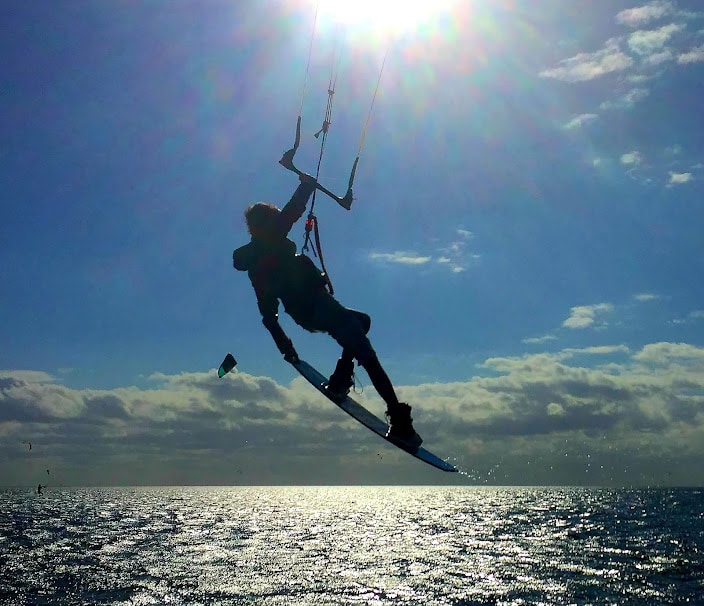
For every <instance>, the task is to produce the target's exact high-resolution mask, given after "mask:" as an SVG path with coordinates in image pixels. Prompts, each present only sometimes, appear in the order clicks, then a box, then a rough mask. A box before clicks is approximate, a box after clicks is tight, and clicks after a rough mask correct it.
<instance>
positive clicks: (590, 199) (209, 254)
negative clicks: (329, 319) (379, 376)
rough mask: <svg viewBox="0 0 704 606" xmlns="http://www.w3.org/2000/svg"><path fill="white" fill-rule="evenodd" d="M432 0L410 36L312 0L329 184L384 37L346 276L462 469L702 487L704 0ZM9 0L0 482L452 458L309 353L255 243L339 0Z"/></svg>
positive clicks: (2, 103) (284, 470)
mask: <svg viewBox="0 0 704 606" xmlns="http://www.w3.org/2000/svg"><path fill="white" fill-rule="evenodd" d="M438 6H439V7H440V6H442V7H443V8H442V9H440V8H439V9H438V12H437V13H436V14H434V15H431V16H430V17H428V18H427V19H426V20H425V21H424V22H422V23H420V24H417V26H416V27H415V28H412V29H407V30H406V31H405V32H403V33H396V34H394V35H391V34H390V32H389V31H388V28H387V29H384V27H382V25H383V24H380V23H379V22H378V20H377V22H375V25H376V27H371V26H370V23H371V22H372V18H371V16H368V18H367V20H366V21H364V20H362V21H361V22H360V21H358V22H355V23H350V22H341V21H340V20H339V19H336V18H335V17H336V16H337V17H339V16H340V15H339V14H337V15H336V13H335V11H334V10H328V11H327V12H325V11H322V12H321V14H320V15H319V18H318V21H317V25H316V27H315V35H314V38H313V47H312V54H311V63H310V68H309V72H308V79H307V85H306V95H305V97H304V99H303V104H302V120H303V133H302V143H301V147H300V149H299V152H298V154H297V157H296V163H297V165H298V166H299V167H300V168H302V169H304V170H307V171H309V172H314V169H315V163H316V161H317V154H318V147H317V144H318V142H317V141H316V139H314V138H313V137H312V133H314V132H315V131H317V130H318V129H319V128H320V124H321V122H322V119H323V115H324V111H325V104H326V101H327V86H328V78H329V75H330V65H331V56H332V54H333V51H334V50H335V49H337V51H338V53H339V54H338V57H339V59H340V62H339V77H338V81H337V87H336V93H335V98H334V107H333V117H332V126H331V129H330V133H329V136H328V139H327V144H326V152H325V157H324V160H323V165H322V171H321V182H323V183H324V184H325V185H326V186H327V187H329V188H330V189H333V190H335V191H340V192H341V193H343V192H344V190H345V188H346V183H347V179H348V176H349V171H350V168H351V165H352V161H353V160H354V158H355V156H356V154H357V146H358V144H359V140H360V135H361V133H362V127H363V125H364V122H365V119H366V117H367V113H368V111H369V107H370V103H371V100H372V95H373V92H374V87H375V86H376V81H377V77H378V74H379V70H380V67H381V64H382V60H383V57H384V55H385V53H388V54H387V56H386V63H385V66H384V71H383V77H382V80H381V85H380V89H379V94H378V97H377V98H376V102H375V105H374V109H373V113H372V118H371V123H370V127H369V130H368V132H367V136H366V140H365V146H364V148H363V150H362V154H361V158H360V163H359V168H358V171H357V176H356V181H355V201H354V204H353V207H352V209H351V210H350V211H349V212H348V211H345V210H343V209H342V208H340V207H338V206H337V205H336V204H335V203H334V202H332V201H331V200H328V199H326V198H325V197H322V196H321V197H318V198H317V202H316V213H317V215H318V219H319V221H320V224H321V230H322V232H321V235H322V241H323V249H324V253H325V259H326V265H327V266H328V270H329V272H330V274H331V277H332V279H333V283H334V285H335V289H336V295H337V296H338V298H339V299H340V300H341V301H342V302H343V303H344V304H345V305H348V306H350V307H354V308H357V309H361V310H364V311H366V312H368V313H369V314H370V315H371V316H372V318H373V325H372V331H371V333H370V336H371V338H372V342H373V344H374V346H375V348H376V349H377V351H378V353H379V356H380V359H381V360H382V363H383V364H384V365H385V366H386V368H387V370H388V372H389V374H390V376H391V378H392V379H393V381H394V382H395V383H396V384H397V385H398V386H399V392H400V393H401V395H402V397H403V398H405V399H407V400H408V401H409V402H411V404H412V405H413V406H414V410H415V418H416V426H417V428H418V430H419V432H420V433H421V434H422V435H423V436H424V437H425V439H426V444H427V446H428V447H429V448H431V449H432V450H434V451H436V452H438V454H441V455H443V456H448V457H450V458H452V459H453V460H454V461H455V462H457V464H459V465H460V466H461V467H462V468H463V469H465V470H466V471H467V475H462V476H459V477H458V478H455V479H452V481H456V482H476V483H499V484H502V483H508V484H511V483H536V484H619V485H620V484H668V483H673V484H701V483H702V482H704V475H703V472H702V471H701V465H700V464H699V463H700V462H701V457H702V455H704V378H703V377H704V372H703V371H704V280H702V279H701V277H702V275H704V266H703V264H704V256H703V249H702V236H701V234H702V233H703V228H704V214H703V213H702V199H703V196H702V184H703V182H704V141H703V138H704V128H703V126H704V125H703V124H702V117H703V116H704V113H702V110H701V107H702V105H701V99H702V98H704V10H702V8H701V7H700V6H699V4H698V2H694V1H690V2H687V1H677V2H675V1H674V0H673V1H664V0H663V1H660V0H656V1H653V2H647V3H646V2H641V3H639V2H637V1H629V2H626V1H620V0H619V1H614V2H609V3H593V2H588V1H586V0H580V1H575V2H571V3H564V2H559V1H556V0H539V1H531V2H528V1H527V0H524V1H508V0H504V1H502V2H492V3H489V2H482V1H480V0H476V1H475V2H471V3H470V2H463V3H452V2H450V3H448V4H447V5H440V4H438ZM361 7H362V5H361V4H360V9H359V10H360V11H361V10H362V8H361ZM0 13H1V14H0V17H1V18H0V24H1V25H0V28H2V31H1V32H0V34H1V35H0V52H1V53H2V56H3V62H2V66H1V67H0V70H2V82H3V83H4V85H3V86H2V88H1V89H0V134H1V136H2V141H3V145H2V148H0V149H1V151H0V153H1V154H2V156H1V159H2V161H1V162H0V191H2V198H1V204H2V216H3V220H2V225H1V227H0V282H1V283H2V285H3V289H2V296H0V341H1V342H2V347H1V348H0V369H2V370H0V386H1V387H2V389H0V451H2V457H0V459H1V462H0V484H25V483H26V484H33V483H35V481H34V479H33V477H34V476H36V473H37V472H36V470H37V469H44V468H45V467H47V466H52V467H53V468H54V469H56V470H57V471H56V474H57V478H60V479H57V480H56V481H57V482H63V483H66V484H69V483H72V484H81V483H88V484H90V483H108V484H115V483H118V484H119V483H122V484H132V483H192V484H201V483H202V484H209V483H218V484H219V483H225V484H229V483H237V482H257V483H299V482H304V483H326V482H340V481H341V482H343V483H344V482H350V483H387V482H391V483H393V482H402V483H408V482H421V483H425V482H428V483H432V482H447V481H449V480H448V477H447V476H446V475H442V474H441V475H440V476H438V474H437V473H436V472H434V471H432V470H426V469H420V468H419V465H420V463H417V462H416V461H415V460H413V459H411V458H409V457H406V456H404V455H402V454H401V453H396V452H394V451H392V450H389V448H387V447H386V445H385V444H384V443H383V442H381V441H379V440H378V439H377V438H375V437H374V436H372V435H371V434H369V435H367V432H365V430H363V428H360V427H358V426H357V425H355V424H354V423H353V422H352V421H348V420H347V419H346V417H344V415H343V414H342V413H340V412H339V411H337V410H336V409H334V407H332V406H330V405H329V403H327V402H326V401H324V400H323V399H322V398H320V397H318V396H317V395H316V394H315V393H314V392H313V391H312V389H311V388H309V386H307V385H306V384H305V383H304V382H303V381H302V380H301V379H299V378H297V377H296V376H295V371H294V370H293V369H291V368H290V367H289V366H288V365H287V364H286V363H285V362H284V361H283V360H282V359H281V357H280V356H279V354H278V352H277V351H276V349H275V347H274V345H273V343H272V342H271V340H270V338H269V336H268V334H267V332H266V331H265V330H264V328H263V327H262V326H261V323H260V319H259V315H258V313H257V309H256V304H255V300H254V296H253V293H252V291H251V287H250V285H249V282H248V280H247V278H246V276H245V275H244V274H240V273H237V272H234V271H233V269H232V266H231V252H232V249H233V248H235V247H237V246H239V245H241V244H243V243H244V242H246V240H247V235H246V231H245V229H244V226H243V223H242V212H243V210H244V209H245V208H246V206H247V205H248V204H250V203H252V202H255V201H260V200H266V201H271V202H275V203H278V204H280V205H282V204H284V203H285V202H286V200H287V199H288V197H289V196H290V194H291V192H292V191H293V189H294V188H295V186H296V184H297V180H296V178H295V176H294V175H292V174H291V173H289V172H287V171H286V170H284V169H283V168H282V167H281V166H279V164H278V163H277V162H278V159H279V158H280V156H281V153H282V152H283V151H284V150H286V149H288V148H289V147H290V146H291V144H292V143H293V138H294V132H295V123H296V118H297V116H298V112H299V108H300V107H301V96H302V90H303V85H304V81H305V73H306V63H307V59H308V51H309V45H310V42H311V32H312V31H313V23H314V14H315V3H314V2H305V1H303V0H300V1H293V0H290V1H286V0H272V1H271V2H265V3H261V2H209V3H205V4H201V3H193V2H181V1H176V2H168V3H167V2H109V3H105V2H95V1H76V2H70V3H69V2H66V3H25V2H4V3H3V5H2V7H1V8H0ZM357 16H358V17H359V16H360V15H359V14H358V15H357ZM362 16H363V15H362ZM291 237H292V239H294V240H295V241H296V242H297V243H298V244H299V245H300V244H302V241H303V227H302V225H301V226H295V227H294V230H293V231H292V235H291ZM282 323H283V325H284V328H285V329H286V330H287V332H288V333H289V334H290V336H291V337H292V338H293V340H294V343H295V344H296V347H297V349H298V351H299V353H300V355H301V356H302V357H303V358H305V359H307V360H309V361H310V362H311V363H313V364H314V365H315V366H316V367H318V368H319V369H320V370H321V371H322V372H324V373H328V372H330V371H331V370H332V368H333V366H334V362H335V359H336V358H337V355H338V350H337V346H336V345H335V344H334V343H333V342H332V341H331V340H330V339H328V338H327V337H325V336H323V335H309V334H304V333H303V332H302V331H301V330H300V329H299V328H298V327H296V326H295V325H294V324H293V322H292V321H290V320H289V319H288V318H283V320H282ZM227 351H232V353H233V354H234V355H235V356H236V357H237V358H238V360H239V366H238V371H237V372H235V373H233V374H232V375H231V376H229V377H228V378H226V379H224V380H222V381H220V382H218V380H217V378H216V377H215V376H214V373H215V370H214V369H215V368H216V367H217V365H218V364H219V362H220V360H221V359H222V357H223V355H224V354H225V353H226V352H227ZM359 374H360V379H361V380H362V382H363V384H364V385H365V389H364V391H363V393H362V394H360V396H359V399H360V400H361V401H363V402H364V403H365V404H367V405H368V406H369V407H370V408H372V409H373V410H375V412H378V413H380V412H381V411H382V410H383V405H382V404H381V402H380V401H379V400H378V398H377V397H376V395H375V394H374V393H373V392H374V390H373V388H372V387H371V386H370V384H369V381H368V378H367V377H366V375H365V374H364V372H363V371H362V372H361V373H359ZM23 440H30V441H32V442H33V445H34V447H33V450H32V452H31V453H30V452H29V451H28V450H26V447H25V446H24V445H23V444H22V441H23ZM697 461H698V462H699V463H697ZM58 470H61V472H59V471H58Z"/></svg>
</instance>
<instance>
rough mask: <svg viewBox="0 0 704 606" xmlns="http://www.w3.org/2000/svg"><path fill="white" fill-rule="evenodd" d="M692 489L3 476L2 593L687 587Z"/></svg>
mask: <svg viewBox="0 0 704 606" xmlns="http://www.w3.org/2000/svg"><path fill="white" fill-rule="evenodd" d="M701 503H702V500H701V492H700V491H696V490H690V491H686V490H661V491H657V490H652V491H648V490H643V491H618V490H596V489H593V490H590V489H499V488H479V489H475V488H456V487H452V488H443V487H432V488H431V487H354V488H347V487H306V488H299V487H238V488H144V489H77V490H62V491H54V492H51V493H47V494H46V495H44V496H42V497H41V498H37V497H36V496H34V495H31V494H29V493H27V492H21V491H5V492H3V493H0V513H2V517H1V518H0V570H1V572H0V602H1V603H2V604H83V603H103V604H134V605H137V604H140V605H141V604H144V605H146V604H166V603H168V604H247V603H249V604H266V605H278V604H360V603H364V604H391V603H393V604H456V605H460V604H526V603H530V604H532V603H545V604H587V603H589V604H607V603H624V602H626V601H627V602H628V603H629V604H638V603H642V604H648V603H664V602H667V603H685V602H686V600H687V599H690V600H696V599H698V598H699V597H701V595H704V591H702V590H703V589H704V555H703V550H704V547H703V546H704V517H703V516H704V514H702V509H701ZM674 505H676V507H675V506H674ZM689 603H697V602H696V601H691V602H689Z"/></svg>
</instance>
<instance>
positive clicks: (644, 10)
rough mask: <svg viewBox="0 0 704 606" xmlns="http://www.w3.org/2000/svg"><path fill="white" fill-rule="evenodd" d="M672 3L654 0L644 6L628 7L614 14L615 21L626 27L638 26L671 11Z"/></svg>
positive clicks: (665, 0) (664, 0) (672, 8)
mask: <svg viewBox="0 0 704 606" xmlns="http://www.w3.org/2000/svg"><path fill="white" fill-rule="evenodd" d="M673 10H674V5H673V3H672V2H669V1H667V0H655V1H654V2H649V3H648V4H645V5H644V6H638V7H635V8H629V9H626V10H623V11H621V12H620V13H618V14H617V15H616V21H617V22H618V23H620V24H621V25H625V26H627V27H640V26H642V25H645V24H646V23H649V22H651V21H655V20H656V19H661V18H662V17H664V16H665V15H668V14H670V13H672V12H673Z"/></svg>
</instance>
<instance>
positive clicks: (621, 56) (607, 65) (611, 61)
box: [540, 40, 634, 82]
mask: <svg viewBox="0 0 704 606" xmlns="http://www.w3.org/2000/svg"><path fill="white" fill-rule="evenodd" d="M633 63H634V62H633V59H631V57H629V56H628V55H626V54H625V53H623V52H622V51H621V49H620V48H619V45H618V42H617V41H615V40H609V41H608V42H607V43H606V46H605V47H604V48H603V49H602V50H600V51H596V52H594V53H580V54H579V55H575V56H574V57H571V58H569V59H565V60H564V61H561V62H560V64H559V66H558V67H555V68H553V69H546V70H543V71H542V72H540V76H542V77H543V78H554V79H556V80H563V81H565V82H584V81H586V80H593V79H594V78H598V77H600V76H603V75H605V74H609V73H612V72H618V71H623V70H625V69H627V68H629V67H631V66H632V65H633Z"/></svg>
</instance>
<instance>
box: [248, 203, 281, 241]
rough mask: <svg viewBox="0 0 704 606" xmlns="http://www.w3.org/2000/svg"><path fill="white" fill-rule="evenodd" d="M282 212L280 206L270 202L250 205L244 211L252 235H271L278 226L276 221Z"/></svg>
mask: <svg viewBox="0 0 704 606" xmlns="http://www.w3.org/2000/svg"><path fill="white" fill-rule="evenodd" d="M280 212H281V210H280V209H279V207H278V206H274V205H273V204H269V203H268V202H257V203H256V204H250V205H249V206H248V207H247V210H245V211H244V218H245V221H246V222H247V229H248V230H249V233H250V235H254V233H255V232H256V233H258V234H262V233H270V232H271V231H272V230H273V229H274V227H275V226H276V220H277V217H278V216H279V213H280Z"/></svg>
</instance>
